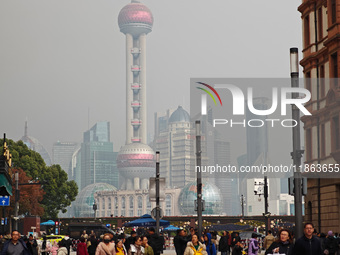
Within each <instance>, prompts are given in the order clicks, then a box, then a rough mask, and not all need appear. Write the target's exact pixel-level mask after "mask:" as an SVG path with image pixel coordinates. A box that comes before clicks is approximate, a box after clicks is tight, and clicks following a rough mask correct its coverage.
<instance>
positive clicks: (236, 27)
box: [0, 0, 302, 153]
mask: <svg viewBox="0 0 340 255" xmlns="http://www.w3.org/2000/svg"><path fill="white" fill-rule="evenodd" d="M129 2H130V1H127V0H124V1H123V0H118V1H107V0H99V1H89V0H87V1H83V0H82V1H80V0H74V1H66V0H60V1H54V2H49V1H43V0H31V1H17V0H11V1H2V2H1V3H0V32H1V34H2V40H1V43H0V54H1V57H0V73H1V75H0V91H1V97H2V106H3V108H2V111H1V112H0V119H1V121H0V123H1V124H0V134H1V137H2V135H3V133H6V134H7V137H8V138H10V139H14V140H18V139H20V138H21V137H22V136H23V135H24V125H25V121H26V119H27V120H28V135H30V136H33V137H35V138H37V139H38V140H39V141H40V142H41V143H42V144H43V145H44V147H45V148H46V149H47V150H48V152H49V153H51V151H52V145H53V143H54V142H56V141H58V140H59V141H75V142H81V141H82V136H83V132H85V131H86V130H87V129H88V128H89V127H92V126H93V125H94V124H95V123H96V122H98V121H110V123H111V141H112V142H113V143H114V150H115V151H119V148H120V146H122V145H124V144H125V78H126V75H125V37H124V34H122V33H121V32H120V31H119V27H118V22H117V19H118V13H119V11H120V10H121V8H123V7H124V6H125V5H126V4H128V3H129ZM142 3H144V4H145V5H146V6H148V7H149V8H150V10H151V11H152V13H153V16H154V26H153V31H152V32H151V33H150V34H149V35H148V36H147V53H146V54H147V56H146V61H147V71H146V81H147V118H148V127H147V130H148V134H151V135H153V125H154V124H153V123H154V122H153V113H154V112H156V111H157V112H162V111H165V110H166V109H168V108H177V107H178V105H182V106H183V107H184V108H185V109H186V110H187V111H189V105H190V98H189V92H190V90H189V87H190V78H192V77H196V78H197V77H202V78H209V77H242V78H243V77H279V78H282V77H289V75H290V73H289V72H290V71H289V48H290V47H298V48H299V50H301V48H302V47H301V43H302V38H301V37H302V36H301V18H300V13H299V12H298V11H297V7H298V5H299V3H298V2H296V1H280V2H278V1H269V0H263V1H257V2H253V1H249V0H248V1H242V2H235V1H221V0H219V1H214V2H207V1H203V0H196V1H194V0H186V1H178V0H175V1H151V0H145V1H142ZM300 58H301V52H300ZM301 76H302V75H301Z"/></svg>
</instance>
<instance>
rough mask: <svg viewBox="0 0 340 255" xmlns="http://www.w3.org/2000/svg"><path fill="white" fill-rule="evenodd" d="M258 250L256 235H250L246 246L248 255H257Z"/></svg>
mask: <svg viewBox="0 0 340 255" xmlns="http://www.w3.org/2000/svg"><path fill="white" fill-rule="evenodd" d="M259 249H260V244H259V242H258V241H257V234H256V233H252V234H251V238H250V240H249V245H248V255H257V253H258V251H259Z"/></svg>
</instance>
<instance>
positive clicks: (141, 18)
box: [118, 1, 153, 35]
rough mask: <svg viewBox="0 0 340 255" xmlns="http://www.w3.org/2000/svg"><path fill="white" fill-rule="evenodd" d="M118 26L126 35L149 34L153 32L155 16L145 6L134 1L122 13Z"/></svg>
mask: <svg viewBox="0 0 340 255" xmlns="http://www.w3.org/2000/svg"><path fill="white" fill-rule="evenodd" d="M118 25H119V28H120V31H121V32H122V33H124V34H127V33H129V34H132V35H139V34H142V33H145V34H147V33H150V32H151V30H152V25H153V16H152V13H151V11H150V9H149V8H148V7H146V6H145V5H144V4H142V3H140V2H138V1H132V3H130V4H128V5H126V6H124V7H123V9H122V10H121V11H120V13H119V16H118Z"/></svg>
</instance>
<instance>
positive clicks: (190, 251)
mask: <svg viewBox="0 0 340 255" xmlns="http://www.w3.org/2000/svg"><path fill="white" fill-rule="evenodd" d="M184 255H208V253H207V251H206V247H205V245H204V244H202V243H200V242H199V241H198V236H197V235H196V234H193V235H192V237H191V241H189V242H188V244H187V248H185V251H184Z"/></svg>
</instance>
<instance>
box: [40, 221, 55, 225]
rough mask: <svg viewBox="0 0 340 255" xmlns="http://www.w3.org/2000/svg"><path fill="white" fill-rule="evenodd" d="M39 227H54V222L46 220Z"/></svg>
mask: <svg viewBox="0 0 340 255" xmlns="http://www.w3.org/2000/svg"><path fill="white" fill-rule="evenodd" d="M40 225H41V226H54V225H55V222H54V221H53V220H48V221H45V222H42V223H40Z"/></svg>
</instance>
